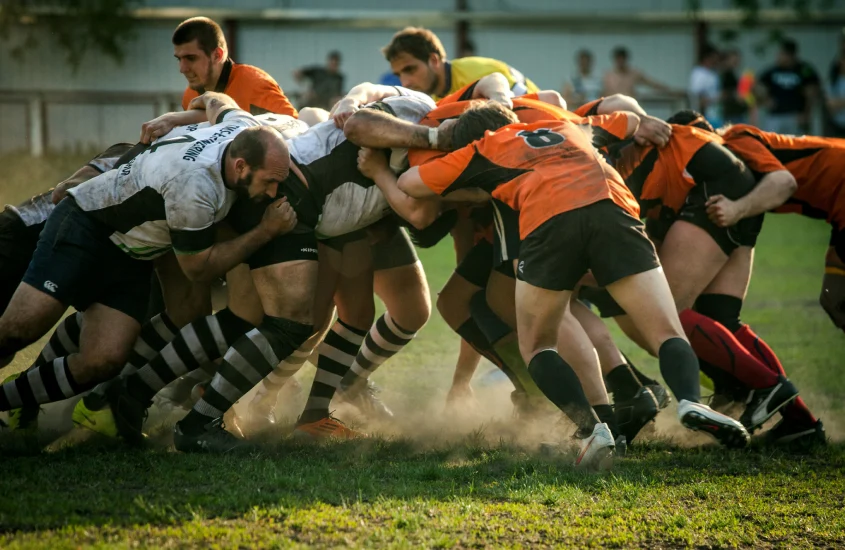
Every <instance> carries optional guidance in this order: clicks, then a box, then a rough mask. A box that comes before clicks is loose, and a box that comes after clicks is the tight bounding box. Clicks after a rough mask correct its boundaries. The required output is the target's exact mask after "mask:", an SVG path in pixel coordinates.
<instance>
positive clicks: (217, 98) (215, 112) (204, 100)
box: [188, 92, 241, 124]
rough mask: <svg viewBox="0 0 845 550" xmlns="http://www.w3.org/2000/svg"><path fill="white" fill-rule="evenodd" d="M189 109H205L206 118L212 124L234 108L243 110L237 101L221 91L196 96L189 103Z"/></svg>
mask: <svg viewBox="0 0 845 550" xmlns="http://www.w3.org/2000/svg"><path fill="white" fill-rule="evenodd" d="M188 108H189V109H193V110H197V111H204V112H205V117H206V120H207V121H208V122H210V123H212V124H217V123H218V122H219V119H220V115H221V114H223V113H225V112H226V111H231V110H232V109H237V110H241V108H240V107H239V106H238V103H237V101H235V100H234V99H232V98H231V97H229V96H227V95H226V94H221V93H220V92H205V93H204V94H202V95H201V96H197V97H196V98H194V99H193V100H192V101H191V103H189V104H188Z"/></svg>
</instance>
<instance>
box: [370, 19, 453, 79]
mask: <svg viewBox="0 0 845 550" xmlns="http://www.w3.org/2000/svg"><path fill="white" fill-rule="evenodd" d="M381 52H382V53H383V54H384V58H385V59H387V62H388V63H390V69H391V70H392V71H393V72H394V73H395V74H396V76H398V77H399V80H400V81H401V82H402V86H404V87H406V88H410V89H412V90H416V91H418V92H423V93H426V94H434V93H437V92H438V91H440V88H441V87H442V86H443V82H444V80H445V65H444V63H445V61H446V50H445V49H444V48H443V44H441V43H440V39H439V38H437V35H436V34H434V33H433V32H431V31H430V30H428V29H423V28H421V27H406V28H404V29H402V30H401V31H399V32H397V33H396V34H394V35H393V38H392V39H391V40H390V44H388V45H387V46H385V47H383V48H382V49H381Z"/></svg>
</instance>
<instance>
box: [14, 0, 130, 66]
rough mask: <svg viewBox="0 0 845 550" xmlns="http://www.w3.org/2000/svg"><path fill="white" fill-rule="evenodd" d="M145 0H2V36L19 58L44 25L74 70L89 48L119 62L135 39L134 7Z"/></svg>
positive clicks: (35, 41)
mask: <svg viewBox="0 0 845 550" xmlns="http://www.w3.org/2000/svg"><path fill="white" fill-rule="evenodd" d="M142 3H143V0H2V2H0V40H2V41H3V42H6V43H11V51H12V55H13V56H14V57H16V58H17V59H20V60H23V59H25V58H26V54H27V53H28V52H29V51H30V50H32V49H34V48H35V47H37V46H38V45H39V43H40V40H42V39H43V37H44V33H42V32H40V31H42V30H46V31H47V34H48V35H49V36H50V39H51V40H54V41H55V42H56V44H57V45H58V46H59V48H60V49H61V50H62V51H63V52H64V55H65V59H66V61H67V63H68V64H69V65H70V66H71V67H72V68H73V70H74V71H76V70H77V69H78V68H79V66H80V64H81V63H82V60H83V58H84V57H85V55H86V54H87V53H88V52H89V51H99V52H102V53H104V54H106V55H107V56H108V57H111V58H112V59H114V60H115V61H116V62H118V63H120V62H122V61H123V56H124V52H125V47H126V45H127V43H128V42H130V41H131V40H133V39H134V38H135V36H136V35H135V32H134V29H135V24H136V19H135V18H133V17H132V13H131V12H132V9H133V8H135V7H137V6H139V5H140V4H142Z"/></svg>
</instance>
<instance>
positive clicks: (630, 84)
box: [604, 46, 675, 97]
mask: <svg viewBox="0 0 845 550" xmlns="http://www.w3.org/2000/svg"><path fill="white" fill-rule="evenodd" d="M629 57H630V54H629V53H628V49H627V48H625V47H624V46H617V47H615V48H613V53H612V55H611V59H613V69H611V70H609V71H607V72H606V73H605V74H604V95H606V96H607V95H613V94H625V95H629V96H631V97H637V94H636V87H637V86H648V87H649V88H654V89H655V90H659V91H661V92H666V93H667V94H674V93H675V90H673V89H672V88H670V87H669V86H667V85H665V84H661V83H660V82H657V81H656V80H652V79H651V78H649V77H648V76H646V75H645V74H643V73H642V72H640V71H638V70H637V69H633V68H631V66H630V65H629V64H628V59H629Z"/></svg>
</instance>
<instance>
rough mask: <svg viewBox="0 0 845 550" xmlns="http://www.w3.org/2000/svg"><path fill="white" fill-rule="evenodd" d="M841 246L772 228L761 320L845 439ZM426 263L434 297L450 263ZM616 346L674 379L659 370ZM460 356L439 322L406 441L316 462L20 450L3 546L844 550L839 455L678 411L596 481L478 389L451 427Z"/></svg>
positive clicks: (5, 499) (4, 473)
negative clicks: (713, 425) (828, 305)
mask: <svg viewBox="0 0 845 550" xmlns="http://www.w3.org/2000/svg"><path fill="white" fill-rule="evenodd" d="M22 160H23V161H22ZM22 160H21V159H13V158H8V157H7V158H2V159H0V162H2V163H3V165H4V166H5V167H7V169H6V170H4V173H3V175H2V176H0V178H2V179H0V199H2V200H3V201H6V202H15V201H17V200H19V199H22V198H24V197H25V195H27V194H31V193H34V192H36V191H39V190H41V189H42V188H47V187H49V186H50V184H49V182H56V181H59V180H60V179H61V178H62V177H65V175H67V174H68V173H70V172H72V171H73V169H74V168H75V167H76V166H77V165H78V164H79V163H80V161H84V160H85V159H78V158H70V157H69V158H64V159H59V160H58V161H53V160H51V162H49V163H48V162H37V163H36V162H34V161H32V160H31V159H22ZM74 163H75V164H74ZM21 166H24V167H25V168H20V167H21ZM36 180H37V181H38V182H48V184H46V185H42V184H40V183H37V182H36ZM33 182H36V183H33ZM827 234H828V228H827V226H826V225H825V224H824V223H820V222H813V221H810V220H806V219H802V218H800V217H797V216H770V217H769V219H767V221H766V226H765V229H764V232H763V236H762V238H761V242H760V246H759V248H758V257H757V262H756V266H755V274H754V278H753V280H752V284H751V289H750V292H749V296H748V300H747V306H746V308H745V311H744V320H745V321H746V322H748V323H750V324H751V325H752V326H753V327H754V328H755V330H756V331H757V333H758V334H760V335H762V336H763V337H764V338H765V339H766V340H767V341H768V342H769V343H770V344H771V345H772V346H773V347H774V349H775V350H776V351H777V352H778V353H779V355H780V357H781V359H782V360H783V362H784V365H785V366H786V368H787V370H788V372H789V373H790V376H791V378H792V379H793V380H794V381H795V382H796V384H797V385H798V386H799V388H801V390H802V395H803V396H804V397H805V399H806V400H807V402H808V404H809V405H810V407H811V408H813V409H814V410H816V411H817V412H818V413H819V414H820V416H822V418H823V419H824V421H825V424H826V426H827V428H828V432H829V433H830V434H831V435H832V436H833V437H834V438H835V439H836V440H837V441H839V440H841V439H842V434H843V424H842V421H841V418H842V414H843V412H845V406H843V404H842V399H841V396H842V395H843V394H845V375H843V373H842V363H843V359H845V335H843V334H842V332H838V331H836V330H835V329H834V327H833V325H832V324H831V323H830V321H829V320H828V319H827V317H826V316H825V315H824V313H823V312H822V310H821V308H820V307H819V306H818V304H817V296H818V291H819V288H820V281H821V270H822V265H823V263H822V262H823V253H824V250H825V247H826V243H827ZM421 257H422V259H423V263H424V265H425V267H426V271H427V273H428V276H429V282H430V284H431V288H432V290H433V291H434V292H436V290H437V289H439V288H440V287H441V286H442V285H443V283H444V282H445V279H446V278H447V277H448V276H449V274H450V271H451V268H452V265H451V246H450V244H449V243H444V244H443V245H441V246H439V247H438V248H436V249H434V250H430V251H423V252H422V253H421ZM613 330H614V334H615V335H617V336H619V333H618V331H616V329H615V327H613ZM618 342H619V344H620V347H622V348H623V349H624V350H625V351H626V352H629V353H631V355H632V357H633V359H634V361H635V362H636V363H637V364H638V365H641V366H642V368H643V369H644V370H645V371H646V372H648V373H650V374H657V366H656V362H655V361H654V360H652V359H651V358H649V357H647V356H646V355H645V354H644V353H643V352H641V351H639V350H637V349H636V348H635V346H633V345H632V344H631V343H629V342H627V341H625V340H624V338H623V337H621V336H619V337H618ZM457 344H458V342H457V340H456V338H455V337H454V336H453V335H452V334H450V332H449V330H448V328H447V327H446V326H445V324H444V323H443V322H442V320H440V319H439V317H437V316H436V314H435V316H434V317H433V318H432V320H431V321H430V323H429V324H428V326H427V327H426V328H425V329H424V330H423V331H422V332H421V334H420V335H419V336H418V337H417V339H416V340H415V341H414V342H413V343H412V344H411V345H410V346H409V347H408V349H407V350H405V351H404V352H403V353H402V354H400V355H398V356H397V357H396V358H394V359H393V360H391V362H390V363H389V364H387V365H386V366H385V367H383V368H382V369H381V370H380V371H378V372H377V373H376V375H375V380H376V381H377V383H378V384H379V385H381V386H382V387H383V388H384V399H385V401H386V402H387V403H388V404H389V405H391V406H392V407H394V408H395V409H396V410H397V413H398V414H399V415H400V420H399V422H398V424H399V429H398V431H397V432H396V433H392V434H391V435H389V436H384V437H375V438H372V439H369V440H365V441H355V442H346V443H337V442H335V443H327V444H322V445H305V444H301V443H298V442H293V441H291V440H289V439H285V438H283V434H282V431H280V432H279V433H275V434H272V433H271V434H265V436H264V439H265V440H266V441H269V443H267V445H266V447H264V448H263V450H262V451H261V452H260V453H255V454H244V455H231V456H226V457H217V456H189V455H182V454H179V453H175V452H172V451H171V450H170V449H169V448H167V447H166V446H156V447H154V448H150V449H146V450H130V449H126V448H124V447H123V446H121V445H119V444H112V445H104V444H101V443H95V442H87V443H83V444H80V445H77V446H74V447H61V448H58V450H51V451H49V452H48V451H41V450H40V448H38V447H36V446H35V445H34V442H33V441H32V440H30V439H28V438H19V437H15V438H10V437H6V438H2V439H0V495H2V498H0V548H33V547H38V548H78V547H95V548H112V547H117V548H127V547H149V548H171V547H172V548H183V547H202V548H207V547H212V548H232V547H240V548H255V547H280V548H281V547H305V546H320V547H361V548H370V547H459V548H464V547H515V546H522V547H526V546H531V547H533V546H560V547H573V546H574V547H585V546H600V547H607V546H617V547H632V546H633V547H647V548H661V547H688V546H695V547H732V546H741V547H753V548H761V547H763V548H765V547H783V546H796V547H801V546H804V547H810V546H813V547H829V548H836V547H843V546H845V512H843V510H842V502H844V501H845V446H843V445H842V444H841V443H835V444H834V445H832V446H830V447H828V448H827V449H824V450H822V451H819V452H817V453H814V454H790V453H785V452H783V451H779V450H771V449H765V448H763V447H761V446H754V447H753V448H751V449H748V450H745V451H725V450H723V449H721V448H718V447H715V446H713V445H705V446H703V447H690V445H691V444H692V443H695V442H697V441H700V440H692V441H690V440H688V439H686V438H683V437H682V436H681V433H682V432H681V430H679V429H678V428H677V424H676V422H675V420H674V416H673V412H672V411H671V409H670V410H669V411H666V412H664V413H662V414H661V417H660V418H659V419H658V423H657V426H656V433H655V434H654V435H653V436H652V439H650V440H648V441H647V442H646V443H645V444H644V445H642V446H640V447H639V448H636V449H635V450H633V451H632V452H631V453H630V455H629V457H628V458H626V459H624V460H621V461H619V462H617V464H616V467H615V468H614V470H613V471H612V472H611V473H606V474H602V475H589V474H582V473H579V472H576V471H574V470H573V469H572V467H571V466H570V464H571V460H572V456H571V454H564V455H562V456H545V455H543V454H541V453H539V452H537V450H536V443H537V441H539V440H540V439H555V438H563V437H566V436H567V435H568V433H569V430H570V428H567V427H565V426H563V427H559V426H555V425H553V424H551V425H547V426H545V427H544V428H545V429H546V431H545V432H543V433H541V435H540V437H536V436H534V435H533V434H532V435H529V434H525V433H524V431H523V430H521V429H520V428H514V426H513V422H512V421H510V419H509V415H510V409H509V405H508V402H507V394H506V392H503V391H501V390H496V389H485V388H483V387H481V386H480V384H479V385H478V387H477V391H478V396H479V398H480V399H482V400H483V401H484V405H485V413H486V414H485V415H482V416H481V417H480V418H478V417H474V418H470V419H469V420H465V421H463V422H457V420H456V419H455V418H453V417H451V416H449V417H444V416H443V415H442V405H443V401H444V398H445V394H446V390H447V389H448V387H449V384H450V381H451V369H452V367H453V365H454V360H455V357H456V354H457ZM36 352H37V350H32V351H29V352H28V353H26V354H22V355H23V356H22V357H20V358H19V359H18V360H16V362H15V363H14V364H13V365H12V367H10V368H9V369H6V370H5V371H4V374H5V373H7V372H13V371H14V370H19V369H21V368H23V367H25V365H26V363H27V362H28V361H29V360H31V359H32V357H34V355H35V353H36ZM486 368H489V367H482V369H481V371H480V372H479V374H478V375H477V378H476V382H480V381H481V380H482V379H483V375H484V373H485V372H486V371H485V369H486ZM312 372H313V368H311V367H308V368H307V372H305V373H304V376H303V377H302V379H303V382H304V383H306V387H307V382H308V376H310V375H311V373H312ZM296 406H297V404H294V405H293V406H292V407H291V411H295V410H296Z"/></svg>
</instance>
